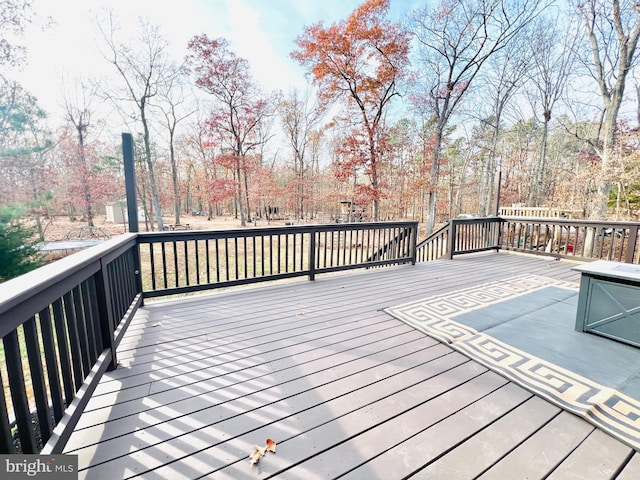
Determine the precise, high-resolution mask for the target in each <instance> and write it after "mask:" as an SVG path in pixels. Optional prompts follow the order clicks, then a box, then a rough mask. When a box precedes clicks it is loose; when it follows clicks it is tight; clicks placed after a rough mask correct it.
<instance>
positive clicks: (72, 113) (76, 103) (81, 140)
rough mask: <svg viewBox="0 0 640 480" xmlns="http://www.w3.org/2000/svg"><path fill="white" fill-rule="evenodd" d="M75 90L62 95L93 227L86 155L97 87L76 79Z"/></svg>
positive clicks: (65, 91)
mask: <svg viewBox="0 0 640 480" xmlns="http://www.w3.org/2000/svg"><path fill="white" fill-rule="evenodd" d="M73 84H74V85H75V88H74V89H73V90H71V89H70V88H65V89H64V91H63V93H62V98H63V106H64V114H65V119H66V120H67V121H68V122H69V123H70V124H71V125H72V126H73V129H74V131H75V135H76V141H77V147H78V149H77V155H78V166H79V168H80V171H78V172H76V174H77V175H78V176H79V180H80V184H81V188H82V193H83V196H84V198H83V203H84V209H85V211H84V215H85V218H86V220H87V224H88V225H89V226H90V227H93V226H94V224H93V198H92V195H91V185H90V181H89V178H90V177H89V168H90V166H89V165H88V162H87V155H86V143H87V134H88V131H89V127H90V126H91V125H92V123H91V115H92V113H93V108H92V101H93V100H94V99H95V97H96V95H97V88H98V87H97V85H96V84H95V83H94V84H89V83H87V82H86V81H85V80H82V79H76V80H74V81H73Z"/></svg>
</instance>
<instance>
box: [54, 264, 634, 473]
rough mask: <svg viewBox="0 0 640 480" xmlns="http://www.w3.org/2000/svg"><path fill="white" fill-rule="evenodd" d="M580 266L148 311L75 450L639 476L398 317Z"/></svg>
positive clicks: (612, 444)
mask: <svg viewBox="0 0 640 480" xmlns="http://www.w3.org/2000/svg"><path fill="white" fill-rule="evenodd" d="M571 266H572V264H571V263H567V262H560V261H553V260H549V259H542V258H538V257H533V256H524V255H514V254H507V253H499V254H496V253H486V254H475V255H467V256H461V257H457V258H456V259H455V260H451V261H448V260H442V261H435V262H427V263H419V264H417V265H415V266H408V265H407V266H400V267H392V268H381V269H374V270H369V271H364V272H356V273H353V272H352V273H345V274H335V275H326V276H320V277H318V278H317V279H316V280H315V281H314V282H310V281H307V280H294V281H288V282H279V283H274V284H270V285H264V286H253V287H245V288H241V289H235V290H229V291H226V292H217V293H213V294H203V295H198V296H193V297H190V298H185V299H178V300H166V301H157V302H149V303H148V304H147V306H146V307H144V308H143V309H141V310H140V311H139V312H138V313H137V315H136V317H135V319H134V320H133V322H132V324H131V326H130V327H129V330H128V332H127V334H126V337H125V339H124V340H123V342H122V344H121V345H120V348H119V361H120V366H119V368H118V369H117V370H115V371H113V372H109V373H107V374H106V375H105V377H104V378H103V379H102V381H101V383H100V385H99V386H98V388H97V390H96V392H95V395H94V396H93V398H92V399H91V401H90V402H89V404H88V407H87V409H86V412H85V413H84V415H83V417H82V418H81V420H80V423H79V424H78V426H77V428H76V431H75V433H74V434H73V435H72V437H71V439H70V441H69V443H68V445H67V448H66V450H65V453H69V454H77V455H78V456H79V466H80V469H81V471H80V478H87V479H110V480H111V479H121V478H122V479H124V478H131V477H140V478H145V479H156V478H157V479H172V480H174V479H182V478H189V479H195V478H213V479H253V478H278V479H300V480H302V479H305V480H306V479H314V478H343V477H344V478H353V479H367V480H373V479H395V478H407V477H411V478H429V479H435V478H443V479H458V478H460V479H464V478H483V479H484V478H496V479H504V478H508V479H514V478H558V479H565V478H576V479H578V478H579V479H583V478H589V479H598V478H619V479H631V478H640V454H639V453H638V452H636V451H635V450H634V449H632V448H630V447H629V446H627V445H626V444H625V443H622V442H620V441H619V440H617V439H615V438H613V437H611V436H609V435H608V434H606V433H604V432H602V431H600V430H598V429H597V428H595V427H594V426H593V425H592V424H590V423H588V422H587V421H585V420H583V419H581V418H579V417H577V416H575V415H573V414H571V413H568V412H566V411H563V410H562V409H561V408H559V407H557V406H554V405H552V404H551V403H549V402H547V401H545V400H543V399H541V398H540V397H537V396H535V395H533V394H531V393H530V392H528V391H527V390H525V389H523V388H521V387H519V386H517V385H516V384H514V383H512V382H510V381H508V380H506V379H505V378H504V377H502V376H500V375H498V374H496V373H494V372H492V371H490V370H488V369H487V368H486V367H484V366H482V365H480V364H479V363H476V362H474V361H472V360H470V359H469V358H468V357H465V356H464V355H463V354H461V353H458V352H456V351H454V350H453V349H451V348H450V347H449V346H447V345H445V344H442V343H439V342H438V341H436V340H434V339H432V338H430V337H428V336H426V335H425V334H423V333H422V332H419V331H417V330H415V329H413V328H412V327H410V326H408V325H407V324H405V323H403V322H401V321H399V320H397V319H395V318H392V317H391V316H390V315H388V314H387V313H385V312H383V311H382V309H383V308H386V307H390V306H394V305H399V304H402V303H406V302H411V301H415V300H418V299H422V298H425V297H429V296H433V295H440V294H445V293H448V292H453V291H456V290H459V289H461V288H465V287H471V286H475V285H479V284H482V283H486V282H488V281H495V280H499V279H503V278H509V277H513V276H514V275H519V274H523V273H533V274H538V275H543V276H547V277H550V278H555V279H560V280H564V281H570V282H576V283H577V282H578V274H577V273H575V272H572V271H571V269H570V268H571ZM267 438H272V439H274V440H276V442H277V453H276V454H273V453H267V454H266V456H265V457H263V458H262V459H261V460H260V462H259V463H258V464H257V465H255V466H251V465H250V464H249V454H250V453H252V451H253V445H254V444H258V445H264V443H265V440H266V439H267Z"/></svg>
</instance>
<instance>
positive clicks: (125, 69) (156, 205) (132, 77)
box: [99, 14, 173, 230]
mask: <svg viewBox="0 0 640 480" xmlns="http://www.w3.org/2000/svg"><path fill="white" fill-rule="evenodd" d="M104 23H106V25H105V24H104ZM104 23H100V24H99V28H100V32H101V33H102V37H103V39H104V42H105V44H106V46H107V53H106V54H105V57H106V59H107V60H108V61H109V62H110V63H111V64H112V65H113V66H114V67H115V69H116V70H117V72H118V75H119V76H120V78H121V79H122V88H120V89H118V90H115V91H113V89H112V91H111V93H110V95H111V97H112V99H113V100H114V101H115V102H116V103H117V104H119V103H120V102H128V103H133V104H134V106H135V114H134V115H135V119H136V120H138V121H140V124H141V125H142V138H143V143H144V155H145V161H146V166H147V171H148V174H149V184H150V188H151V196H152V202H153V209H154V211H155V212H154V213H155V216H156V224H157V225H158V230H163V229H164V225H163V222H162V208H161V206H160V201H159V199H158V188H157V185H156V178H155V173H154V165H153V156H152V149H151V134H150V118H149V115H150V109H149V107H150V102H151V101H152V99H153V98H154V97H155V96H156V95H158V92H159V90H160V89H161V88H162V87H163V86H164V85H165V84H166V83H167V81H168V80H170V79H171V78H172V75H173V70H172V69H171V62H169V60H168V58H167V47H168V43H167V41H166V40H165V39H164V38H163V37H162V36H161V34H160V30H159V27H158V26H154V25H151V24H150V23H149V22H148V21H146V20H143V19H139V26H140V28H139V37H138V38H137V39H136V42H135V45H136V47H137V48H136V49H133V48H132V47H131V46H130V45H127V44H125V43H122V42H121V41H120V40H119V39H116V34H117V33H118V29H119V28H118V26H117V24H116V21H115V19H114V17H113V15H112V14H109V17H108V19H107V21H106V22H104ZM152 228H153V226H152Z"/></svg>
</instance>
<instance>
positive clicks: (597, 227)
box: [500, 217, 640, 264]
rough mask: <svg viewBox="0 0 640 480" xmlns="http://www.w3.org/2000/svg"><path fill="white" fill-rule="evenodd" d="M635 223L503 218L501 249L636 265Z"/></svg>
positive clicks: (637, 252) (636, 228) (639, 224)
mask: <svg viewBox="0 0 640 480" xmlns="http://www.w3.org/2000/svg"><path fill="white" fill-rule="evenodd" d="M639 226H640V223H637V222H599V221H590V220H565V219H550V218H522V217H502V242H501V246H500V248H502V249H505V250H513V251H518V252H526V253H533V254H536V255H547V256H552V257H556V258H573V259H576V260H613V261H618V262H625V263H636V264H637V263H639V251H638V245H639V244H640V243H639V242H638V227H639Z"/></svg>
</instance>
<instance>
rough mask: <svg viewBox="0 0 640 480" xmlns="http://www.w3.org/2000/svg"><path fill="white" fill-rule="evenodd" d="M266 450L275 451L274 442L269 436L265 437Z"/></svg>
mask: <svg viewBox="0 0 640 480" xmlns="http://www.w3.org/2000/svg"><path fill="white" fill-rule="evenodd" d="M265 448H266V449H267V451H269V452H273V453H276V442H275V440H272V439H271V438H267V446H266V447H265Z"/></svg>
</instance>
